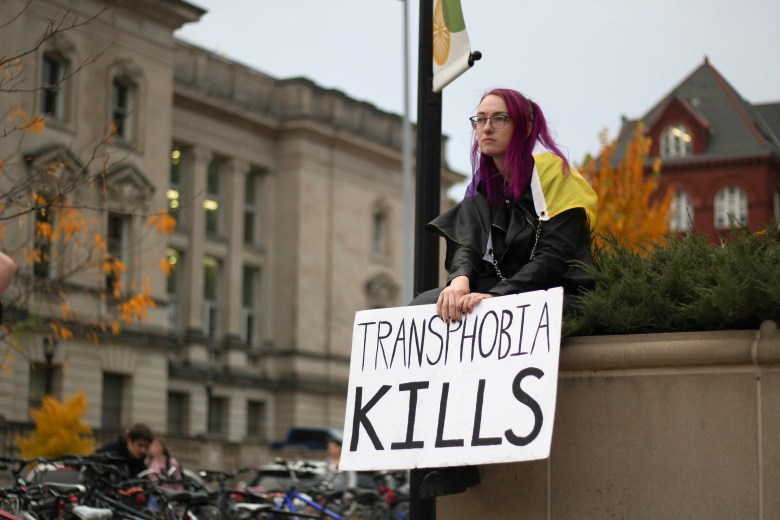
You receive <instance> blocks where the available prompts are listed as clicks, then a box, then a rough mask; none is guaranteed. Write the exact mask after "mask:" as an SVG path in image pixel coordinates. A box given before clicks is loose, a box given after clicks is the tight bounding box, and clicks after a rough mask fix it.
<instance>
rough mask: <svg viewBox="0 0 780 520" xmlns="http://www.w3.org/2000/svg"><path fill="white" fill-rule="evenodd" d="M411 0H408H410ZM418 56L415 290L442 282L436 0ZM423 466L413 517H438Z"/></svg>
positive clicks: (414, 488) (412, 481)
mask: <svg viewBox="0 0 780 520" xmlns="http://www.w3.org/2000/svg"><path fill="white" fill-rule="evenodd" d="M407 1H408V0H407ZM419 35H420V36H419V39H420V41H419V45H420V50H419V54H418V60H417V153H416V157H417V165H416V172H417V178H416V182H415V185H416V187H417V192H416V194H415V235H414V243H415V248H414V293H415V294H419V293H421V292H423V291H426V290H428V289H433V288H434V287H437V286H438V285H439V237H438V236H436V235H433V234H429V233H426V231H425V226H426V224H427V223H428V222H430V221H431V220H433V219H434V218H435V217H436V216H437V215H438V214H439V210H440V208H441V100H442V96H441V93H440V92H439V93H435V92H434V91H433V0H420V20H419ZM425 474H426V471H425V470H423V469H413V470H411V472H410V478H409V514H410V519H411V520H435V518H436V501H435V499H433V498H422V497H421V496H420V484H422V479H423V477H424V476H425Z"/></svg>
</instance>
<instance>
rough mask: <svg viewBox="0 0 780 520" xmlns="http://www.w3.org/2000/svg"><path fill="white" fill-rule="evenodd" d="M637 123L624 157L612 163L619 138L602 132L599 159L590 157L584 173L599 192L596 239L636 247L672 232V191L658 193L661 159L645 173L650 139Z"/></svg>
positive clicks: (600, 242)
mask: <svg viewBox="0 0 780 520" xmlns="http://www.w3.org/2000/svg"><path fill="white" fill-rule="evenodd" d="M643 131H644V128H643V126H642V125H641V124H639V125H637V127H636V130H635V133H634V136H633V138H632V139H631V141H630V142H629V143H628V146H627V148H626V153H625V156H624V158H623V160H622V161H621V162H620V163H619V164H613V156H614V153H615V147H616V144H617V143H616V141H609V140H608V138H607V136H606V133H604V134H602V135H601V143H602V148H601V151H600V153H599V156H598V158H597V159H588V160H586V161H585V164H584V165H583V166H582V168H581V172H582V174H583V175H584V176H585V178H586V179H588V181H589V182H590V183H591V186H593V189H594V190H595V191H596V193H597V194H598V198H599V202H598V204H599V207H598V223H597V226H596V241H597V244H598V245H602V246H603V245H605V241H604V237H606V236H609V237H611V238H613V239H614V241H610V243H616V244H619V245H621V246H626V247H634V246H635V245H637V244H639V243H642V242H647V241H650V242H663V241H664V240H665V235H666V233H667V232H668V231H669V219H668V214H669V208H670V205H671V200H672V194H671V192H665V193H659V192H658V180H659V176H660V173H661V164H660V160H658V159H656V160H655V161H654V163H653V166H652V170H651V172H650V173H646V171H645V165H646V164H647V161H648V158H649V152H650V145H651V139H650V138H649V137H646V136H645V135H644V133H643Z"/></svg>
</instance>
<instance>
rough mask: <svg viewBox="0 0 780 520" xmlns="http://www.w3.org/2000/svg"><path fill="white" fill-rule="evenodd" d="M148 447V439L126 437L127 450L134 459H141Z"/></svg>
mask: <svg viewBox="0 0 780 520" xmlns="http://www.w3.org/2000/svg"><path fill="white" fill-rule="evenodd" d="M148 449H149V441H147V440H146V439H137V440H134V441H132V440H130V439H127V451H128V452H129V453H130V456H131V457H133V458H134V459H143V458H144V457H146V451H147V450H148Z"/></svg>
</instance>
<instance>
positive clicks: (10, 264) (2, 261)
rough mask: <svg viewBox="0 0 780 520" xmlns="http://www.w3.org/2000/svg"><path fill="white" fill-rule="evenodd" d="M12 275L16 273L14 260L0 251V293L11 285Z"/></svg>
mask: <svg viewBox="0 0 780 520" xmlns="http://www.w3.org/2000/svg"><path fill="white" fill-rule="evenodd" d="M14 275H16V262H14V261H13V259H12V258H11V257H10V256H8V255H6V254H4V253H0V294H3V293H4V292H5V291H6V289H8V287H9V286H10V285H11V282H13V280H14Z"/></svg>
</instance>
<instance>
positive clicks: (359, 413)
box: [349, 385, 391, 451]
mask: <svg viewBox="0 0 780 520" xmlns="http://www.w3.org/2000/svg"><path fill="white" fill-rule="evenodd" d="M390 388H391V386H390V385H382V387H381V388H380V389H379V390H378V391H377V393H376V394H374V397H372V398H371V400H370V401H369V402H368V403H366V406H363V407H361V402H362V401H363V387H362V386H358V387H357V388H355V412H354V414H353V415H352V439H351V440H350V443H349V451H356V450H357V447H358V438H359V437H360V425H361V424H362V425H363V428H365V429H366V433H367V434H368V437H369V438H370V439H371V442H372V443H373V445H374V449H376V450H383V449H385V448H384V447H383V446H382V443H381V442H379V437H377V435H376V430H374V426H373V425H372V424H371V421H369V420H368V412H369V411H370V410H371V408H373V407H374V405H375V404H376V403H378V402H379V400H380V399H382V397H384V395H385V394H386V393H387V392H388V391H389V390H390Z"/></svg>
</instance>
